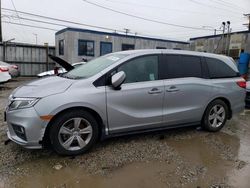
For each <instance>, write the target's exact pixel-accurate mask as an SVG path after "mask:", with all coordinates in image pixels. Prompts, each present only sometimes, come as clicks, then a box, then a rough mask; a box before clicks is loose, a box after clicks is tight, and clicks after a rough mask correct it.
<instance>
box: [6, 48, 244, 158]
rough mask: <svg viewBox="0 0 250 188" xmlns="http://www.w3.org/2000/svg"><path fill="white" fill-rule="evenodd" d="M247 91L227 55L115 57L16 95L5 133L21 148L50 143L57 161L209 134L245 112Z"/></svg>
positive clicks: (159, 52) (141, 52)
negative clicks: (119, 145) (147, 138)
mask: <svg viewBox="0 0 250 188" xmlns="http://www.w3.org/2000/svg"><path fill="white" fill-rule="evenodd" d="M245 87H246V82H245V80H244V79H243V78H241V77H240V76H239V73H238V70H237V67H236V65H235V63H234V61H233V60H232V59H231V58H229V57H226V56H222V55H215V54H209V53H199V52H191V51H181V50H134V51H123V52H117V53H112V54H108V55H105V56H102V57H99V58H97V59H94V60H92V61H90V62H88V63H87V64H84V65H81V66H80V67H77V68H75V69H73V70H71V71H69V72H67V73H65V74H62V75H59V76H53V77H49V78H44V79H40V80H36V81H33V82H31V83H28V84H26V85H24V86H22V87H19V88H17V89H16V90H14V91H13V93H12V94H11V95H10V97H9V102H8V106H7V108H6V113H5V114H6V120H7V124H8V132H7V134H8V137H9V138H10V139H11V140H12V141H14V142H16V143H17V144H20V145H22V146H24V147H25V148H32V149H37V148H42V147H43V146H44V145H45V143H50V144H51V145H52V147H53V148H54V150H55V151H56V152H57V153H59V154H62V155H77V154H81V153H84V152H85V151H87V150H89V149H90V148H91V147H92V146H93V145H94V143H96V142H97V141H98V140H99V139H104V138H108V137H113V136H118V135H125V134H132V133H140V132H147V131H153V130H162V129H169V128H174V127H182V126H183V127H184V126H191V125H201V126H202V127H203V128H204V129H205V130H207V131H211V132H215V131H219V130H220V129H221V128H222V127H223V126H224V125H225V123H226V121H227V120H228V119H230V118H231V117H232V115H233V114H235V113H238V112H241V111H242V110H243V109H244V106H245V103H244V101H245V93H246V91H245Z"/></svg>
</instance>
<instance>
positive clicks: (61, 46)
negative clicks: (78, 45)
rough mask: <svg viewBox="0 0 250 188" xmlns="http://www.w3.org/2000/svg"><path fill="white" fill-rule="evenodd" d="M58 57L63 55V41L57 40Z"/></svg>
mask: <svg viewBox="0 0 250 188" xmlns="http://www.w3.org/2000/svg"><path fill="white" fill-rule="evenodd" d="M59 55H64V40H59Z"/></svg>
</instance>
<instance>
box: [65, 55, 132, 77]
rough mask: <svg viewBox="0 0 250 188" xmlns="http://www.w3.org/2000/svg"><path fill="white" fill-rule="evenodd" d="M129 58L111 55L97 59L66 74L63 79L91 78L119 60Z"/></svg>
mask: <svg viewBox="0 0 250 188" xmlns="http://www.w3.org/2000/svg"><path fill="white" fill-rule="evenodd" d="M125 56H127V55H126V54H110V55H106V56H102V57H99V58H96V59H94V60H92V61H89V62H88V63H86V64H84V65H81V66H79V67H77V68H75V69H73V70H71V71H69V72H68V73H66V74H64V75H63V77H66V78H71V79H81V78H89V77H91V76H94V75H95V74H97V73H99V72H100V71H102V70H104V69H105V68H107V67H109V66H110V65H112V64H114V63H115V62H117V61H118V60H120V59H122V58H124V57H125Z"/></svg>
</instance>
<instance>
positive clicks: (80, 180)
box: [0, 162, 175, 188]
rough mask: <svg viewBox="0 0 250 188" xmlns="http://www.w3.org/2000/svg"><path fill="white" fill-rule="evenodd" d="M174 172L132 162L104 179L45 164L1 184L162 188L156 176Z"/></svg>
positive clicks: (166, 166)
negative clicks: (27, 173) (26, 174)
mask: <svg viewBox="0 0 250 188" xmlns="http://www.w3.org/2000/svg"><path fill="white" fill-rule="evenodd" d="M31 166H32V165H31V164H30V167H31ZM26 168H27V166H26ZM174 169H175V167H174V166H173V165H171V164H167V163H161V162H153V163H135V164H130V165H127V166H125V167H123V168H120V169H116V170H114V171H112V170H111V171H110V172H109V175H108V176H93V175H89V174H88V173H86V172H85V171H84V169H82V168H80V167H78V166H71V167H62V168H61V169H60V170H56V169H54V168H52V167H51V166H46V165H45V166H43V167H41V168H40V169H32V171H34V172H33V173H32V174H33V175H32V176H22V177H18V178H15V179H14V180H13V181H10V182H8V183H5V184H4V187H19V188H33V187H36V188H40V187H41V188H42V187H48V188H49V187H65V188H66V187H67V188H68V187H87V188H90V187H93V188H99V187H100V188H110V187H116V188H127V187H131V188H132V187H142V188H151V187H166V182H164V181H161V179H160V177H161V176H160V175H159V174H160V173H161V172H165V173H167V174H170V173H173V171H174ZM0 185H1V184H0Z"/></svg>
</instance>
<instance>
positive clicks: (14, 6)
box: [11, 0, 21, 23]
mask: <svg viewBox="0 0 250 188" xmlns="http://www.w3.org/2000/svg"><path fill="white" fill-rule="evenodd" d="M11 3H12V5H13V7H14V9H15V12H16V15H17V17H18V18H19V14H18V12H17V9H16V6H15V3H14V1H13V0H11ZM19 22H20V23H21V21H20V20H19Z"/></svg>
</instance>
